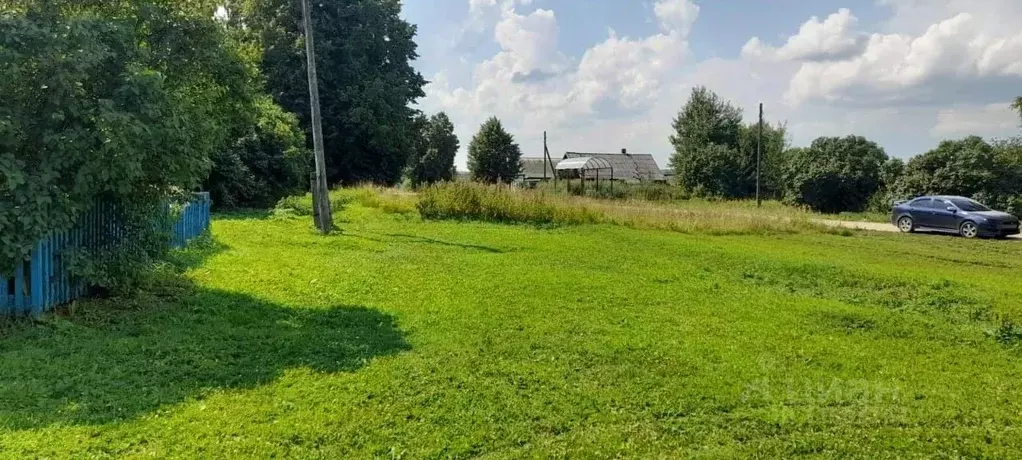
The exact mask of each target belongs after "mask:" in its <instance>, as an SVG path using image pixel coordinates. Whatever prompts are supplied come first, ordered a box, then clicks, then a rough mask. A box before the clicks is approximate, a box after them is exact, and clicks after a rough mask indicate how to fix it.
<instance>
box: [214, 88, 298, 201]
mask: <svg viewBox="0 0 1022 460" xmlns="http://www.w3.org/2000/svg"><path fill="white" fill-rule="evenodd" d="M252 115H253V117H254V120H253V123H251V124H248V125H243V128H245V129H246V131H247V132H245V133H244V135H242V136H241V137H239V138H237V139H236V140H235V141H234V142H233V144H232V145H230V146H229V147H228V148H225V149H224V150H222V151H219V152H217V153H215V154H214V156H213V169H212V171H211V173H210V175H209V178H208V179H206V182H205V184H206V185H205V186H204V188H205V189H206V190H209V191H210V194H211V196H212V199H213V203H215V204H216V205H217V206H218V207H219V208H226V209H232V208H268V207H270V206H273V204H274V203H276V202H277V201H278V200H280V199H281V198H282V197H285V196H288V195H293V194H295V193H298V192H300V191H302V190H306V189H308V188H309V174H310V173H311V155H310V152H309V150H308V149H307V148H306V147H305V134H304V133H303V132H302V130H301V128H300V127H299V126H298V119H297V117H295V116H294V115H293V114H291V113H288V112H285V111H284V110H283V109H281V108H280V106H278V105H277V104H276V103H274V102H273V101H272V100H271V99H270V98H269V97H266V96H261V97H258V98H256V100H255V102H254V104H253V105H252Z"/></svg>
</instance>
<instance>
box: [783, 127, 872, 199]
mask: <svg viewBox="0 0 1022 460" xmlns="http://www.w3.org/2000/svg"><path fill="white" fill-rule="evenodd" d="M887 160H888V157H887V154H886V153H885V152H884V149H882V148H881V147H880V146H879V145H877V144H876V143H874V142H872V141H869V140H868V139H866V138H864V137H861V136H847V137H821V138H818V139H816V140H814V141H813V143H812V145H811V146H810V147H808V148H795V149H791V150H789V151H788V153H787V154H786V161H785V166H784V173H783V182H784V198H785V200H786V201H787V202H789V203H792V204H798V205H804V206H808V207H809V208H811V209H813V210H816V211H822V212H828V213H837V212H843V211H862V210H864V209H865V208H866V205H867V204H868V202H869V199H870V197H871V196H873V194H874V193H876V192H877V191H878V190H880V188H881V185H882V175H881V171H882V169H883V165H884V163H885V162H887Z"/></svg>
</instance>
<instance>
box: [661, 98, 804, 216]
mask: <svg viewBox="0 0 1022 460" xmlns="http://www.w3.org/2000/svg"><path fill="white" fill-rule="evenodd" d="M672 126H673V128H674V134H673V135H671V137H670V141H671V144H672V145H673V146H674V154H673V155H672V156H671V160H670V161H671V163H670V165H671V167H672V168H673V169H674V170H675V173H676V175H677V178H678V181H679V183H680V184H681V185H682V186H683V187H685V188H687V189H689V190H691V191H692V192H694V193H696V194H699V195H709V196H719V197H725V198H747V197H751V196H755V194H756V161H757V158H756V157H757V147H758V142H759V124H758V123H750V124H747V125H745V124H742V110H741V109H740V108H738V107H736V106H735V105H733V104H732V103H731V102H729V101H725V100H723V99H721V98H720V97H719V96H718V95H717V94H716V93H714V92H713V91H710V90H709V89H707V88H705V87H697V88H694V89H693V90H692V95H691V96H690V97H689V100H688V102H686V103H685V106H684V107H683V108H682V109H681V111H680V112H679V113H678V116H677V118H675V119H674V123H673V125H672ZM786 145H787V129H786V128H785V127H784V125H780V124H779V125H776V126H774V125H770V124H764V126H763V150H762V182H761V190H762V192H763V195H764V196H777V195H779V193H780V192H779V180H780V164H781V161H782V157H783V153H784V149H785V146H786Z"/></svg>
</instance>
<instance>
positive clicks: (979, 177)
mask: <svg viewBox="0 0 1022 460" xmlns="http://www.w3.org/2000/svg"><path fill="white" fill-rule="evenodd" d="M900 190H901V192H902V193H903V195H905V196H917V195H927V194H946V195H964V196H969V197H973V198H975V199H977V200H979V201H982V202H985V203H987V204H988V205H990V206H994V207H997V208H1001V209H1007V210H1009V211H1012V212H1015V213H1019V212H1022V140H1020V139H1018V138H1014V139H1007V140H1001V141H996V142H994V143H993V144H991V143H988V142H986V141H985V140H983V139H982V138H980V137H978V136H970V137H966V138H964V139H960V140H953V141H944V142H941V143H940V145H939V146H937V148H936V149H933V150H931V151H929V152H926V153H924V154H922V155H919V156H917V157H915V158H913V159H911V160H909V162H908V165H907V166H906V167H905V177H904V178H903V180H902V182H901V184H900Z"/></svg>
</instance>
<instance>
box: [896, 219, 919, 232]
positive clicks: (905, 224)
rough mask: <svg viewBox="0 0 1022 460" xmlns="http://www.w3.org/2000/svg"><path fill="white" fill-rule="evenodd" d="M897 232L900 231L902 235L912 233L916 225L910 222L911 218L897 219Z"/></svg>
mask: <svg viewBox="0 0 1022 460" xmlns="http://www.w3.org/2000/svg"><path fill="white" fill-rule="evenodd" d="M898 230H901V232H902V233H912V232H914V231H916V223H915V222H914V221H912V218H911V217H908V216H905V217H902V218H901V219H898Z"/></svg>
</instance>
